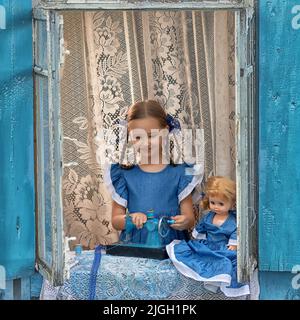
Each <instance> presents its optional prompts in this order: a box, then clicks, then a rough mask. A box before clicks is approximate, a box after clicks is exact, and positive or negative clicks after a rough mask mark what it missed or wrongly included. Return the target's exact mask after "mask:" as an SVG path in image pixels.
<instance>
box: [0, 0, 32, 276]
mask: <svg viewBox="0 0 300 320" xmlns="http://www.w3.org/2000/svg"><path fill="white" fill-rule="evenodd" d="M0 8H1V10H2V11H3V8H4V10H5V12H6V29H1V28H0V146H1V149H0V150H1V151H0V168H1V169H0V265H2V266H4V267H5V269H6V276H7V278H8V279H13V278H19V277H26V276H30V275H31V274H32V273H33V270H34V263H35V218H34V201H35V199H34V143H33V141H34V140H33V80H32V20H31V16H32V14H31V10H32V5H31V0H0ZM2 26H3V24H2Z"/></svg>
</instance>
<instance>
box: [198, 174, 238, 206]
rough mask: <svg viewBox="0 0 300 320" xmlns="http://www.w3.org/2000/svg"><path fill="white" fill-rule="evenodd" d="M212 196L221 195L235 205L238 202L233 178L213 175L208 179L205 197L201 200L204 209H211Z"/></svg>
mask: <svg viewBox="0 0 300 320" xmlns="http://www.w3.org/2000/svg"><path fill="white" fill-rule="evenodd" d="M210 197H221V198H225V199H226V200H229V201H231V203H232V205H233V207H235V202H236V184H235V182H234V181H233V180H231V179H229V178H226V177H221V176H213V177H210V178H208V179H207V182H206V185H205V189H204V197H203V199H202V201H201V207H202V208H203V209H204V210H207V209H209V198H210Z"/></svg>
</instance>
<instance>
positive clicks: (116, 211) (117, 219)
mask: <svg viewBox="0 0 300 320" xmlns="http://www.w3.org/2000/svg"><path fill="white" fill-rule="evenodd" d="M125 218H126V208H124V207H123V206H121V205H119V204H118V203H117V202H115V201H114V200H113V201H112V219H111V223H112V226H113V227H114V228H115V229H116V230H124V229H125Z"/></svg>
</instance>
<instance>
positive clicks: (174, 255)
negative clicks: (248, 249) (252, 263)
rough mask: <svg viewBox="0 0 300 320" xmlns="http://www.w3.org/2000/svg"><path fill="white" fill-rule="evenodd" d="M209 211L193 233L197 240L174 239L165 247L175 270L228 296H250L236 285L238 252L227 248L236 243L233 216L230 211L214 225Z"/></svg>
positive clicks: (245, 286) (234, 217) (242, 287)
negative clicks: (217, 224)
mask: <svg viewBox="0 0 300 320" xmlns="http://www.w3.org/2000/svg"><path fill="white" fill-rule="evenodd" d="M214 215H215V213H214V212H212V211H210V212H209V213H208V214H206V215H205V216H204V217H203V218H202V219H201V221H200V222H199V223H198V224H197V225H196V227H195V229H194V230H193V237H194V238H195V239H196V240H190V241H188V242H187V241H180V240H174V241H173V242H172V243H170V244H169V245H167V246H166V249H167V252H168V255H169V257H170V259H171V260H172V262H173V263H174V265H175V267H176V268H177V270H178V271H179V272H181V273H182V274H183V275H185V276H187V277H190V278H192V279H195V280H197V281H204V283H205V284H208V285H209V286H215V287H220V289H221V291H223V293H224V294H225V295H226V296H228V297H238V296H241V295H246V294H249V293H250V292H249V286H248V285H247V284H240V283H238V282H237V252H236V251H233V250H228V245H236V244H237V235H236V214H235V211H230V212H229V216H228V218H227V219H226V220H225V222H224V223H223V224H222V225H221V226H216V225H214V224H213V223H212V222H213V218H214Z"/></svg>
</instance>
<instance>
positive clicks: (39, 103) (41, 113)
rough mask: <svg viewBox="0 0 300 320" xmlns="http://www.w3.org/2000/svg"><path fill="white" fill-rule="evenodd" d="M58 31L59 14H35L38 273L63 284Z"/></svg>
mask: <svg viewBox="0 0 300 320" xmlns="http://www.w3.org/2000/svg"><path fill="white" fill-rule="evenodd" d="M62 27H63V26H62V20H61V16H60V15H59V13H57V12H55V11H52V10H43V9H34V11H33V32H34V34H33V42H34V43H33V47H34V84H35V85H34V88H35V164H36V165H35V169H36V170H35V177H36V179H35V182H36V183H35V185H36V226H37V230H36V231H37V237H36V239H37V243H36V262H37V265H38V268H39V271H40V273H41V274H42V275H43V276H44V277H45V278H47V279H48V280H49V281H50V282H51V283H52V284H53V285H60V284H62V283H63V281H64V273H65V272H64V260H65V259H64V250H63V249H64V236H63V213H62V192H61V190H62V188H61V185H62V174H63V170H62V142H61V126H60V69H61V65H62V59H61V58H62V54H61V53H62V51H63V48H62V46H61V44H62V42H61V39H62V35H63V30H62ZM56 44H58V46H57V45H56ZM47 231H48V232H47Z"/></svg>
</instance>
